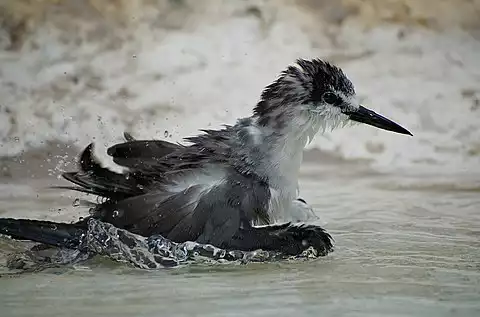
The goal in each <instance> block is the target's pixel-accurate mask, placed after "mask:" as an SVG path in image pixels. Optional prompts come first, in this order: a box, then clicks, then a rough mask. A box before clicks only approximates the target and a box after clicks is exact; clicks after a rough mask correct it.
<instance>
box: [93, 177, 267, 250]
mask: <svg viewBox="0 0 480 317" xmlns="http://www.w3.org/2000/svg"><path fill="white" fill-rule="evenodd" d="M240 177H242V178H244V179H242V180H240V179H239V178H240ZM268 200H269V190H268V187H267V186H266V184H265V183H263V182H261V181H258V180H256V179H253V178H247V177H245V176H242V175H233V176H232V177H230V178H229V179H225V180H224V181H223V182H221V183H219V184H215V185H213V186H207V185H204V184H201V185H193V186H190V187H189V188H187V189H185V190H183V191H181V192H175V193H172V192H170V193H169V192H165V191H162V192H160V191H156V192H149V193H146V194H144V195H140V196H135V197H130V198H127V199H124V200H121V201H117V202H115V201H108V202H106V203H104V204H101V205H98V206H97V207H96V211H95V213H94V215H93V217H95V218H97V219H100V220H102V221H106V222H109V223H111V224H113V225H115V226H116V227H119V228H123V229H127V230H129V231H131V232H134V233H137V234H140V235H143V236H150V235H153V234H161V235H163V236H164V237H166V238H168V239H171V240H173V241H176V242H184V241H198V242H201V243H211V244H214V245H220V244H221V243H222V242H225V241H227V240H229V239H231V238H232V237H233V235H234V234H235V233H236V232H237V231H238V229H239V228H240V223H242V222H243V223H250V222H251V221H253V220H256V219H258V218H259V215H260V214H261V215H267V207H268Z"/></svg>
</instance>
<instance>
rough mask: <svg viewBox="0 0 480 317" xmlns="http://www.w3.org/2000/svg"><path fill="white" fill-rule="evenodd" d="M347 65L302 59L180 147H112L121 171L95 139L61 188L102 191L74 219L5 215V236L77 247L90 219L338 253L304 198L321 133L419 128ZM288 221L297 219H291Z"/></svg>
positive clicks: (209, 239)
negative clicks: (359, 85) (244, 106)
mask: <svg viewBox="0 0 480 317" xmlns="http://www.w3.org/2000/svg"><path fill="white" fill-rule="evenodd" d="M358 99H359V98H358V96H357V94H356V91H355V88H354V85H353V84H352V82H351V81H350V79H349V78H348V77H347V75H346V74H345V73H344V71H343V70H342V69H341V68H340V67H338V66H336V65H334V64H333V63H331V62H329V61H326V60H323V59H319V58H314V59H297V60H296V61H295V62H294V63H293V64H291V65H289V66H287V67H286V68H285V69H284V70H283V71H282V72H281V73H280V74H279V76H278V77H277V78H276V79H275V80H274V81H273V82H272V83H271V84H269V85H267V86H266V87H265V88H264V89H263V91H262V92H261V94H260V98H259V100H258V102H257V103H256V105H255V106H254V108H253V113H252V114H251V116H249V117H244V118H240V119H238V120H237V121H236V122H235V123H234V124H232V125H224V126H222V127H221V128H218V129H208V130H200V132H199V133H198V134H197V135H195V136H191V137H187V138H185V139H184V142H179V143H172V142H167V141H165V140H158V139H151V140H149V139H146V140H145V139H136V138H134V137H133V136H132V135H131V134H129V133H125V134H124V138H125V140H124V142H121V143H117V144H114V145H113V146H111V147H109V148H108V149H107V153H108V155H109V156H111V158H112V159H113V162H114V163H116V164H117V165H119V166H121V167H123V168H124V169H125V170H124V171H123V172H115V171H112V170H111V169H108V168H106V167H104V166H103V165H102V164H101V162H100V161H99V160H98V158H96V157H95V155H94V145H93V143H91V144H90V145H88V146H87V147H86V148H85V149H84V150H83V152H82V153H81V155H80V159H79V168H78V170H77V171H74V172H66V173H63V174H62V175H63V177H64V178H65V179H66V180H68V181H69V182H71V183H72V184H73V185H69V186H62V188H64V189H69V190H75V191H79V192H83V193H88V194H92V195H96V196H98V197H101V198H102V200H101V201H99V202H98V203H97V204H95V206H94V207H93V208H92V209H91V211H90V214H91V215H90V216H89V217H87V218H85V219H81V220H79V221H77V222H75V223H57V222H51V221H43V220H30V219H13V218H1V219H0V233H1V234H4V235H9V236H11V237H12V238H14V239H19V240H31V241H35V242H39V243H43V244H46V245H50V246H55V247H64V248H76V247H78V245H79V241H80V239H81V236H82V235H84V234H85V233H86V230H87V228H88V220H89V218H93V219H95V220H99V221H103V222H106V223H109V224H111V225H113V226H115V227H117V228H120V229H124V230H127V231H129V232H132V233H134V234H138V235H140V236H143V237H149V236H152V235H161V236H163V237H165V238H167V239H170V240H171V241H174V242H179V243H181V242H186V241H195V242H197V243H202V244H211V245H213V246H216V247H219V248H223V249H230V250H242V251H252V250H258V249H262V250H270V251H277V252H281V253H284V254H287V255H295V254H299V253H301V252H303V251H304V250H306V249H307V248H310V247H312V248H314V249H315V250H317V252H319V254H322V255H326V254H328V253H330V252H332V251H333V238H332V236H331V235H330V234H329V233H328V232H327V231H326V230H325V229H324V228H322V227H320V226H318V225H315V224H312V223H310V224H309V223H307V222H306V220H305V219H308V218H309V217H310V216H311V211H312V209H311V207H310V206H309V205H308V204H307V203H306V202H305V201H304V200H303V199H301V198H300V197H299V185H298V178H299V169H300V166H301V163H302V155H303V150H304V148H305V147H306V145H307V144H308V143H309V142H311V140H312V138H313V137H314V136H315V135H316V134H317V133H320V132H321V133H324V132H325V131H326V129H331V130H334V129H335V128H339V127H344V126H346V125H349V124H358V123H363V124H366V125H370V126H373V127H376V128H380V129H383V130H387V131H391V132H395V133H399V134H405V135H410V136H412V134H411V133H410V132H409V131H408V130H406V129H405V128H403V127H402V126H400V125H398V124H397V123H395V122H393V121H392V120H390V119H387V118H386V117H384V116H382V115H380V114H378V113H376V112H374V111H373V110H370V109H368V108H366V107H365V106H363V105H362V104H360V102H359V100H358ZM282 219H293V220H292V221H282Z"/></svg>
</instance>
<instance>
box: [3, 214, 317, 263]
mask: <svg viewBox="0 0 480 317" xmlns="http://www.w3.org/2000/svg"><path fill="white" fill-rule="evenodd" d="M47 251H48V254H47V253H46V252H47ZM94 255H102V256H105V257H107V258H109V259H112V260H114V261H117V262H121V263H125V264H127V265H129V266H133V267H135V268H139V269H149V270H152V269H161V268H166V267H178V266H183V265H188V264H201V263H206V264H229V263H230V264H246V263H249V262H272V261H279V260H287V259H289V260H301V259H311V258H316V257H318V256H319V252H317V250H315V249H313V248H310V249H307V250H305V251H304V252H303V253H302V254H300V255H298V256H294V257H292V256H286V255H284V254H282V253H280V252H274V251H264V250H256V251H248V252H246V251H239V250H225V249H220V248H217V247H214V246H212V245H208V244H200V243H196V242H184V243H176V242H173V241H170V240H168V239H166V238H164V237H163V236H160V235H155V236H151V237H148V238H145V237H142V236H139V235H136V234H133V233H131V232H129V231H126V230H123V229H118V228H116V227H115V226H113V225H111V224H108V223H105V222H101V221H98V220H95V219H90V220H89V222H88V231H87V233H86V234H85V235H84V236H82V238H81V243H80V247H79V248H78V249H77V250H69V249H53V248H50V247H38V246H37V247H34V248H32V249H31V250H29V251H26V252H23V253H21V254H14V255H12V256H11V257H10V259H9V260H8V261H7V266H8V267H9V268H11V269H23V270H26V269H28V270H29V271H32V270H39V269H42V268H48V267H52V266H61V265H75V264H78V263H80V262H84V261H85V260H87V259H89V258H91V257H92V256H94Z"/></svg>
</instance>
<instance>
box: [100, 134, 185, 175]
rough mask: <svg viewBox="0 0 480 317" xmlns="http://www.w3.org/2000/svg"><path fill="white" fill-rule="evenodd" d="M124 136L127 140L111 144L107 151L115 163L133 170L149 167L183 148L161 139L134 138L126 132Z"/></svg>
mask: <svg viewBox="0 0 480 317" xmlns="http://www.w3.org/2000/svg"><path fill="white" fill-rule="evenodd" d="M124 137H125V140H126V141H127V142H124V143H119V144H115V145H113V146H111V147H110V148H108V150H107V153H108V155H110V156H111V157H112V158H113V161H114V162H115V163H116V164H118V165H120V166H124V167H128V168H131V169H133V170H139V169H151V168H152V166H155V165H156V164H158V162H159V161H161V160H162V159H163V158H164V157H165V156H167V155H168V154H171V153H172V152H175V151H177V150H180V149H182V148H185V147H184V146H182V145H180V144H176V143H171V142H167V141H161V140H136V139H134V138H133V137H132V136H131V135H130V134H128V133H124Z"/></svg>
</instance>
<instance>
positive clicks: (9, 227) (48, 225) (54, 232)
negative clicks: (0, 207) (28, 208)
mask: <svg viewBox="0 0 480 317" xmlns="http://www.w3.org/2000/svg"><path fill="white" fill-rule="evenodd" d="M86 232H87V226H86V224H85V223H74V224H69V223H57V222H52V221H43V220H29V219H12V218H0V234H4V235H7V236H11V237H12V238H13V239H17V240H31V241H35V242H40V243H44V244H48V245H52V246H56V247H64V248H78V247H79V245H80V243H81V240H82V236H83V235H85V234H86Z"/></svg>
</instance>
